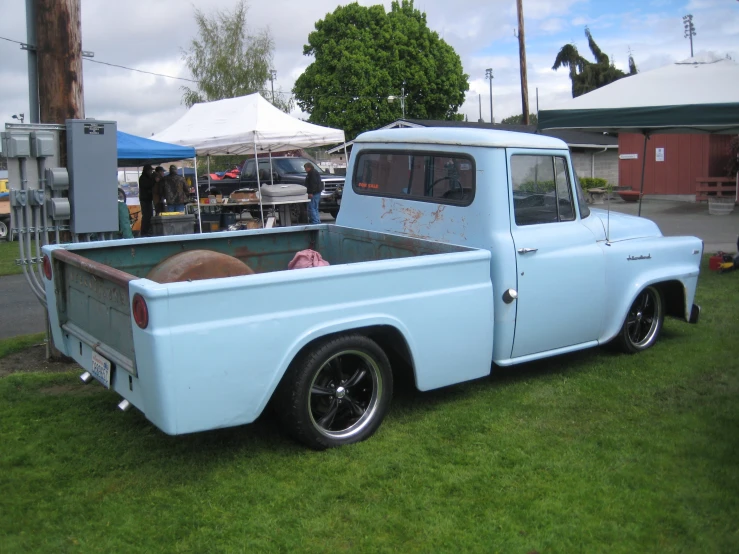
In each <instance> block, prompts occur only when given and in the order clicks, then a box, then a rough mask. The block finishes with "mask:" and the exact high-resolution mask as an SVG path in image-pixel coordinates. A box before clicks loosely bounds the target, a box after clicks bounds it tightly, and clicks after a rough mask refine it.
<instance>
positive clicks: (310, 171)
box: [303, 163, 323, 225]
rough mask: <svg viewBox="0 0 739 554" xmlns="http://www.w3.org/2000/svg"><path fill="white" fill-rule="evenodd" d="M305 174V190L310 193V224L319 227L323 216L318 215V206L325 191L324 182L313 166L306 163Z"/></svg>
mask: <svg viewBox="0 0 739 554" xmlns="http://www.w3.org/2000/svg"><path fill="white" fill-rule="evenodd" d="M303 167H305V172H306V173H307V175H306V176H305V183H303V184H304V185H305V188H306V189H307V192H308V198H309V199H310V202H309V203H308V223H310V224H311V225H317V224H319V223H320V222H321V216H320V214H319V213H318V205H319V204H320V203H321V191H323V181H322V180H321V175H320V174H319V173H318V171H316V170H315V168H314V167H313V164H311V163H306V164H305V165H304V166H303Z"/></svg>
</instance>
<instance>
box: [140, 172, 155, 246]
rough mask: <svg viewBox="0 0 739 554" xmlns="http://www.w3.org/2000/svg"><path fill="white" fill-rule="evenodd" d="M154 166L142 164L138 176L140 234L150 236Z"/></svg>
mask: <svg viewBox="0 0 739 554" xmlns="http://www.w3.org/2000/svg"><path fill="white" fill-rule="evenodd" d="M155 184H156V183H155V181H154V168H152V167H151V166H150V165H145V166H144V172H143V173H142V174H141V177H139V204H141V236H142V237H149V236H151V216H152V213H153V212H154V187H155Z"/></svg>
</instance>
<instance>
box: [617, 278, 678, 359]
mask: <svg viewBox="0 0 739 554" xmlns="http://www.w3.org/2000/svg"><path fill="white" fill-rule="evenodd" d="M664 320H665V309H664V302H663V301H662V294H661V293H660V291H659V289H657V288H656V287H647V288H645V289H644V290H643V291H641V292H640V293H639V295H638V296H637V297H636V300H634V303H633V304H632V305H631V307H630V308H629V311H628V312H627V313H626V319H625V320H624V324H623V326H622V327H621V330H620V331H619V333H618V335H617V336H616V339H615V340H614V343H615V346H617V347H618V348H619V349H620V350H621V351H623V352H626V353H627V354H634V353H636V352H641V351H642V350H646V349H647V348H649V347H650V346H652V345H653V344H654V343H655V342H657V338H658V337H659V333H660V331H661V330H662V323H663V322H664Z"/></svg>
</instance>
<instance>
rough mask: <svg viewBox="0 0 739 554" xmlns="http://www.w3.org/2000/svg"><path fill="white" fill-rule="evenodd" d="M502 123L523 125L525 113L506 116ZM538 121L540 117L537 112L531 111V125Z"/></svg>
mask: <svg viewBox="0 0 739 554" xmlns="http://www.w3.org/2000/svg"><path fill="white" fill-rule="evenodd" d="M501 123H502V124H503V125H523V114H518V115H512V116H510V117H506V118H505V119H504V120H503V121H501ZM537 123H539V118H538V117H537V116H536V114H535V113H530V114H529V125H536V124H537Z"/></svg>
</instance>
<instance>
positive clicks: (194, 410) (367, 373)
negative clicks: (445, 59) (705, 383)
mask: <svg viewBox="0 0 739 554" xmlns="http://www.w3.org/2000/svg"><path fill="white" fill-rule="evenodd" d="M346 183H347V185H346V187H345V188H344V190H343V196H342V202H341V212H340V213H339V216H338V220H337V222H336V225H327V224H322V225H310V226H308V225H306V226H301V227H291V228H278V229H259V230H254V231H243V232H231V233H221V234H210V235H191V236H177V237H154V238H147V239H140V240H136V241H129V242H126V241H111V242H98V243H83V242H81V243H75V244H67V245H55V246H45V247H44V248H43V252H44V272H45V275H46V281H45V283H46V296H47V301H48V313H49V321H50V326H51V331H52V334H53V338H54V343H55V345H56V346H57V347H58V348H59V349H60V350H61V351H62V352H63V353H64V354H66V355H67V356H71V357H72V358H74V359H75V360H76V361H77V362H78V363H79V364H80V365H81V366H82V367H84V368H85V369H86V370H87V372H89V373H88V374H85V375H84V376H83V377H84V378H85V379H89V378H90V374H91V375H92V376H94V377H95V378H96V379H97V380H98V381H100V382H101V383H103V385H104V386H106V387H109V388H111V389H113V390H114V391H116V393H118V394H119V395H120V396H122V397H123V399H124V400H123V402H122V403H121V407H122V408H127V407H128V406H130V405H133V406H135V407H137V408H138V409H139V410H141V412H143V414H145V416H146V418H147V419H148V420H149V421H151V422H152V423H153V424H154V425H156V426H157V427H158V428H160V429H161V430H163V431H164V432H165V433H168V434H172V435H176V434H182V433H192V432H196V431H205V430H208V429H216V428H221V427H228V426H234V425H242V424H246V423H250V422H252V421H254V420H255V419H256V418H257V417H258V416H259V415H260V414H261V413H262V412H263V411H264V410H265V408H266V407H267V406H268V405H271V406H272V407H273V408H274V411H275V413H276V414H277V415H278V417H279V419H280V421H281V422H282V425H283V426H284V428H285V429H286V430H287V432H289V433H290V434H292V435H293V436H294V437H296V438H297V439H298V440H300V441H302V442H304V443H305V444H307V445H308V446H310V447H312V448H316V449H322V448H327V447H334V446H339V445H344V444H348V443H353V442H357V441H360V440H364V439H366V438H368V437H370V436H371V435H372V434H373V433H374V432H375V431H376V430H377V429H378V428H379V426H380V424H381V423H382V420H383V418H384V417H385V415H386V414H387V412H388V410H389V408H390V402H391V398H392V394H393V381H394V379H396V378H397V377H398V376H399V375H402V374H405V375H408V376H409V377H410V378H411V379H412V380H413V381H414V383H415V385H416V387H417V388H418V389H419V390H422V391H427V390H431V389H436V388H439V387H445V386H449V385H453V384H455V383H461V382H464V381H468V380H471V379H477V378H480V377H484V376H486V375H489V374H490V372H491V371H492V370H493V369H494V367H496V366H510V365H515V364H520V363H523V362H529V361H532V360H537V359H541V358H546V357H550V356H555V355H561V354H566V353H569V352H573V351H576V350H581V349H585V348H591V347H595V346H598V345H602V344H605V343H614V344H616V345H617V346H618V347H619V348H621V349H622V350H623V351H624V352H627V353H636V352H641V351H643V350H645V349H647V348H649V347H651V346H652V345H654V344H655V342H656V341H657V338H658V337H659V335H660V332H661V330H662V324H663V321H664V318H665V317H667V316H669V317H674V318H677V319H682V320H684V321H687V322H690V323H696V322H697V321H698V316H699V313H700V309H699V308H698V307H697V306H696V305H694V303H693V301H694V297H695V290H696V285H697V281H698V274H699V267H700V262H701V254H702V252H703V244H702V242H701V240H700V239H697V238H695V237H664V236H662V234H661V232H660V230H659V228H658V227H657V225H655V224H654V223H653V222H651V221H649V220H647V219H644V218H638V217H633V216H628V215H623V214H617V213H610V214H608V213H607V212H606V211H603V210H597V209H589V207H588V206H587V204H586V203H585V201H584V198H583V194H582V190H581V189H580V188H579V186H578V185H577V183H576V181H575V175H574V171H573V168H572V161H571V159H570V152H569V150H568V148H567V145H566V144H565V143H564V142H562V141H561V140H559V139H555V138H551V137H547V136H542V135H532V134H518V133H510V132H505V131H493V130H483V129H431V128H428V129H427V128H423V129H393V130H385V131H374V132H370V133H365V134H362V135H360V136H359V137H357V138H356V139H355V143H354V147H353V151H352V157H351V159H350V162H349V169H348V173H347V181H346ZM305 249H313V250H316V251H318V252H319V253H320V254H321V256H322V257H323V259H324V260H325V261H327V262H329V263H330V265H328V266H323V267H311V268H306V269H298V270H292V271H288V270H287V267H288V263H289V262H290V260H291V259H292V258H293V255H294V253H295V252H297V251H302V250H305ZM203 251H206V254H203ZM215 255H217V256H222V257H224V258H223V259H225V261H224V262H223V263H222V264H221V263H216V262H209V263H206V261H205V260H204V258H203V257H204V256H215ZM214 259H216V258H214ZM162 268H174V269H176V270H177V271H179V272H180V273H179V277H172V278H171V279H161V278H160V276H161V275H162ZM224 275H232V276H229V277H224ZM491 409H492V410H494V409H495V407H494V406H491ZM121 425H125V423H124V422H122V423H121ZM93 432H94V429H93Z"/></svg>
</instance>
